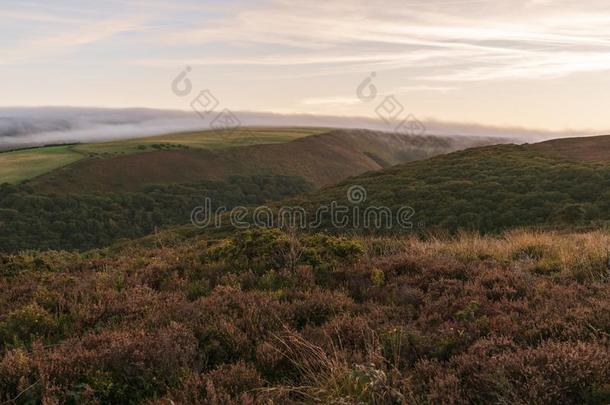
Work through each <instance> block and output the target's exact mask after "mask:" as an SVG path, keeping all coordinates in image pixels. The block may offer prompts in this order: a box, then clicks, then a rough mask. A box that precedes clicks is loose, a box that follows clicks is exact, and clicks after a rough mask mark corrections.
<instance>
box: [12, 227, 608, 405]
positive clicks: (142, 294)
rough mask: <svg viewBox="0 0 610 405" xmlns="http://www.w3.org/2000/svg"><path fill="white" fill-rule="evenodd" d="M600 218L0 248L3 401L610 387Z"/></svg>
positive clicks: (435, 399)
mask: <svg viewBox="0 0 610 405" xmlns="http://www.w3.org/2000/svg"><path fill="white" fill-rule="evenodd" d="M609 247H610V234H608V233H605V232H602V231H592V232H586V233H554V232H544V233H543V232H532V231H518V230H515V231H510V232H506V233H503V234H498V235H496V236H485V237H482V236H478V235H470V234H458V235H456V236H453V237H450V238H449V237H445V238H433V237H426V238H417V237H415V236H403V237H347V236H342V237H337V236H329V235H324V234H303V235H302V234H298V233H295V232H285V231H279V230H250V231H246V232H242V233H236V234H234V235H232V236H230V237H228V238H226V239H213V238H210V237H209V236H208V237H205V236H199V237H197V238H194V239H189V240H186V241H181V242H175V241H174V239H173V238H172V235H171V232H165V233H160V234H158V235H157V236H156V237H155V238H154V241H153V246H144V245H141V244H137V243H133V244H130V245H126V246H123V247H121V248H114V249H105V250H97V251H90V252H87V253H69V252H61V251H46V252H42V253H39V252H22V253H21V254H18V255H2V256H0V291H2V293H1V294H0V314H1V315H0V356H1V357H0V401H9V402H11V401H13V402H14V403H39V402H44V403H79V404H80V403H171V402H170V401H172V402H173V403H184V404H190V403H209V404H225V403H338V404H347V403H381V404H393V403H397V404H398V403H413V404H428V403H443V404H447V403H455V404H460V403H515V404H520V403H522V404H526V403H573V404H580V403H592V404H603V403H607V402H608V401H610V384H609V381H610V347H609V338H610V311H609V310H608V308H610V289H609V288H608V281H609V278H610V251H609Z"/></svg>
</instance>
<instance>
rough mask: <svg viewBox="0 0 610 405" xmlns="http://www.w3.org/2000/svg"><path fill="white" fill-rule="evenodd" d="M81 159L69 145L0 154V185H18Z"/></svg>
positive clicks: (79, 154) (81, 156) (80, 155)
mask: <svg viewBox="0 0 610 405" xmlns="http://www.w3.org/2000/svg"><path fill="white" fill-rule="evenodd" d="M83 157H84V155H82V154H81V153H78V152H76V151H74V150H73V147H72V146H70V145H67V146H48V147H44V148H35V149H24V150H19V151H13V152H5V153H0V183H19V182H21V181H23V180H27V179H31V178H33V177H36V176H40V175H41V174H44V173H46V172H48V171H51V170H53V169H57V168H59V167H62V166H65V165H68V164H70V163H72V162H76V161H77V160H80V159H82V158H83Z"/></svg>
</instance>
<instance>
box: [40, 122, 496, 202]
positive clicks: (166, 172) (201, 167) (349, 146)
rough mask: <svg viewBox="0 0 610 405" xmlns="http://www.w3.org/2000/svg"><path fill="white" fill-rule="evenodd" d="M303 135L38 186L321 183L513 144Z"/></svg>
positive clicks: (163, 154)
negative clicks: (241, 179) (253, 179)
mask: <svg viewBox="0 0 610 405" xmlns="http://www.w3.org/2000/svg"><path fill="white" fill-rule="evenodd" d="M293 131H294V130H293ZM293 133H294V132H291V133H290V134H293ZM297 134H298V135H296V136H295V135H293V136H294V138H298V139H294V140H292V141H290V142H284V143H265V144H260V145H249V146H236V147H223V148H219V149H211V148H205V149H204V148H201V147H198V148H190V147H189V148H169V147H166V148H163V149H164V150H157V151H151V152H146V153H129V154H121V155H112V156H102V157H100V158H89V159H83V160H80V161H77V162H75V163H73V164H70V165H67V166H65V167H63V168H60V169H57V170H54V171H51V172H49V173H47V174H45V175H42V176H39V177H38V178H36V179H34V180H32V181H31V182H30V185H31V186H32V187H35V188H36V189H38V190H41V191H43V192H63V193H67V192H79V191H80V190H88V191H90V192H110V191H137V190H141V189H143V188H145V187H147V186H150V185H155V184H175V183H193V182H198V181H202V180H225V179H227V178H229V177H231V176H247V175H287V176H294V177H301V178H303V179H304V180H305V181H307V182H308V183H311V184H312V185H313V186H315V187H320V186H325V185H331V184H334V183H336V182H338V181H340V180H343V179H345V178H347V177H350V176H353V175H357V174H361V173H364V172H367V171H374V170H379V169H382V168H385V167H389V166H392V165H395V164H397V163H402V162H408V161H412V160H419V159H424V158H427V157H430V156H434V155H438V154H443V153H448V152H451V151H455V150H459V149H464V148H467V147H474V146H480V145H486V144H493V143H498V142H506V140H503V139H497V138H476V137H474V138H470V137H455V138H449V137H435V136H408V135H399V134H390V133H383V132H374V131H366V130H332V131H327V132H324V133H321V134H317V135H311V136H305V137H301V135H302V133H301V132H297ZM279 135H281V136H282V138H281V139H283V140H286V139H288V136H287V135H286V133H285V132H284V130H279ZM168 139H170V138H168ZM262 139H263V141H264V138H262ZM139 141H140V140H138V141H137V142H139ZM240 142H242V143H245V142H246V141H244V140H241V141H240ZM202 144H203V143H202ZM174 145H181V144H180V143H177V144H174ZM204 145H209V144H204Z"/></svg>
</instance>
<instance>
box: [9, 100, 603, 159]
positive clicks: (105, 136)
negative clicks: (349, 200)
mask: <svg viewBox="0 0 610 405" xmlns="http://www.w3.org/2000/svg"><path fill="white" fill-rule="evenodd" d="M234 116H235V117H236V118H237V119H238V121H239V123H240V124H241V125H243V126H313V127H329V128H364V129H372V130H380V131H387V132H392V131H393V128H394V127H393V126H392V125H387V124H385V123H384V122H383V121H381V120H377V119H373V118H362V117H334V116H316V115H298V114H291V115H283V114H272V113H255V112H236V113H235V115H234ZM214 118H215V115H214V114H209V116H204V117H201V116H200V115H198V114H197V113H196V112H195V111H171V110H153V109H102V108H71V107H38V108H26V107H19V108H0V150H6V149H15V148H21V147H28V146H40V145H49V144H61V143H87V142H99V141H108V140H116V139H123V138H136V137H145V136H151V135H162V134H166V133H171V132H180V131H192V130H204V129H209V128H210V124H211V122H212V121H213V120H214ZM423 125H424V126H425V129H426V130H425V133H426V134H428V135H456V136H459V135H462V136H466V135H467V136H497V137H503V138H514V139H518V140H522V141H523V142H533V141H540V140H544V139H550V138H559V137H566V136H580V135H587V134H585V133H582V132H579V133H575V132H570V131H565V132H547V131H537V130H529V129H523V128H498V127H489V126H482V125H471V124H459V123H444V122H438V121H423ZM589 135H593V133H591V134H589Z"/></svg>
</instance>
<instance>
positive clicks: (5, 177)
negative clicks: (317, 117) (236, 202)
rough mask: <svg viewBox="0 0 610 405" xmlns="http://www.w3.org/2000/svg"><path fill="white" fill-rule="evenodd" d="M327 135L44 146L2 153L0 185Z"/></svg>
mask: <svg viewBox="0 0 610 405" xmlns="http://www.w3.org/2000/svg"><path fill="white" fill-rule="evenodd" d="M322 132H325V130H324V129H317V128H290V127H287V128H247V129H236V130H234V131H231V132H230V133H227V132H226V131H217V130H208V131H197V132H185V133H174V134H167V135H159V136H151V137H144V138H134V139H125V140H120V141H112V142H102V143H82V144H70V145H60V146H42V147H34V148H28V149H21V150H15V151H4V152H3V151H0V184H2V183H4V182H7V183H12V184H17V183H20V182H22V181H24V180H28V179H32V178H35V177H38V176H40V175H42V174H45V173H48V172H51V171H52V170H54V169H58V168H60V167H64V166H66V165H68V164H70V163H73V162H76V161H79V160H84V159H90V158H109V157H112V156H119V155H127V154H133V153H139V154H141V153H144V152H156V151H160V150H183V149H206V150H208V149H226V148H231V147H236V146H244V145H253V144H261V143H264V144H273V143H282V142H289V141H292V140H294V139H298V138H300V137H305V136H310V135H315V134H318V133H322Z"/></svg>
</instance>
